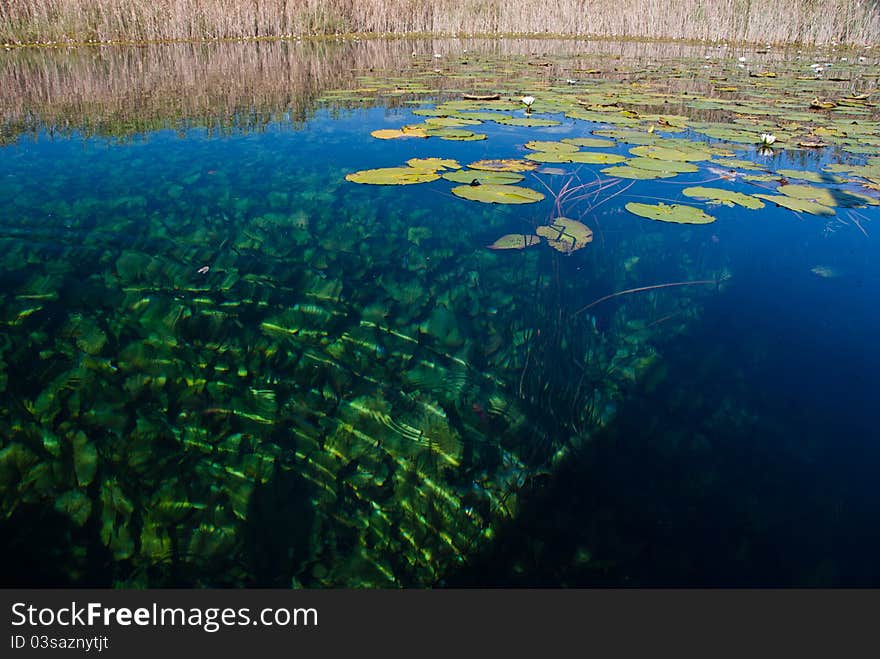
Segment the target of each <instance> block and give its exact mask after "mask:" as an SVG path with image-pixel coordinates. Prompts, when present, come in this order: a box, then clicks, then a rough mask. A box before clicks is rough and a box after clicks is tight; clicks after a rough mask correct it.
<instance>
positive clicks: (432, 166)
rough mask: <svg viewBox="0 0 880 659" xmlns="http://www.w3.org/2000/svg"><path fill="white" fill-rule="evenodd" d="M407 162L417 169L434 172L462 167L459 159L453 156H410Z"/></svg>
mask: <svg viewBox="0 0 880 659" xmlns="http://www.w3.org/2000/svg"><path fill="white" fill-rule="evenodd" d="M406 164H407V165H409V166H410V167H415V168H416V169H427V170H429V171H433V172H436V171H438V170H442V169H461V165H459V164H458V161H457V160H452V159H451V158H410V159H409V160H407V161H406Z"/></svg>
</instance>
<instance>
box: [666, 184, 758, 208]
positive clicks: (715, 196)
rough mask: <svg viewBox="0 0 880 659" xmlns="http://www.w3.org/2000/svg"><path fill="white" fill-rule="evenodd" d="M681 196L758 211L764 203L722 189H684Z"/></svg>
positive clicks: (745, 195)
mask: <svg viewBox="0 0 880 659" xmlns="http://www.w3.org/2000/svg"><path fill="white" fill-rule="evenodd" d="M682 194H683V195H684V196H686V197H696V198H698V199H708V200H710V201H712V202H715V203H720V204H724V205H725V206H733V205H737V206H742V207H744V208H751V209H752V210H758V209H759V208H764V203H763V202H762V201H761V200H760V199H755V198H754V197H752V196H751V195H747V194H743V193H742V192H733V191H732V190H724V189H722V188H704V187H701V186H696V187H693V188H685V189H684V190H682Z"/></svg>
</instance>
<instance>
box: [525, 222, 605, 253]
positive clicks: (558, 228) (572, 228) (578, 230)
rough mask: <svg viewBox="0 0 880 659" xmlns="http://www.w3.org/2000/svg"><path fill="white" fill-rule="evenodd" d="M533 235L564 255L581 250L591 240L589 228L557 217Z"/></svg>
mask: <svg viewBox="0 0 880 659" xmlns="http://www.w3.org/2000/svg"><path fill="white" fill-rule="evenodd" d="M535 233H537V234H538V235H539V236H542V237H544V238H546V239H547V242H548V243H549V245H550V247H552V248H553V249H555V250H556V251H558V252H562V253H564V254H571V253H572V252H574V251H576V250H579V249H583V248H584V247H586V246H587V243H590V242H592V240H593V230H592V229H590V227H588V226H586V225H585V224H582V223H581V222H578V221H577V220H572V219H570V218H567V217H557V218H556V219H554V220H553V222H552V223H550V224H549V225H547V226H541V227H538V228H537V229H535Z"/></svg>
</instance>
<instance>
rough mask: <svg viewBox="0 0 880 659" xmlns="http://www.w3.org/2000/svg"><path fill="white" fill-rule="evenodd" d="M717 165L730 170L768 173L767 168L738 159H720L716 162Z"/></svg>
mask: <svg viewBox="0 0 880 659" xmlns="http://www.w3.org/2000/svg"><path fill="white" fill-rule="evenodd" d="M714 162H715V164H716V165H721V166H722V167H727V168H728V169H748V170H751V171H758V172H766V171H767V168H766V167H764V166H763V165H759V164H758V163H755V162H752V161H751V160H742V159H738V158H719V159H718V160H715V161H714Z"/></svg>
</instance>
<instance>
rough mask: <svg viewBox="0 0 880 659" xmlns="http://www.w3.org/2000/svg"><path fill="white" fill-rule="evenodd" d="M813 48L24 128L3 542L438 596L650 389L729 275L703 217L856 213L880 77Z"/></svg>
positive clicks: (13, 197) (111, 570) (431, 68)
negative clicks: (116, 131)
mask: <svg viewBox="0 0 880 659" xmlns="http://www.w3.org/2000/svg"><path fill="white" fill-rule="evenodd" d="M828 64H829V63H827V62H825V61H824V60H822V61H820V62H813V61H810V62H807V61H805V60H803V59H801V60H797V59H794V60H792V59H785V58H781V59H772V60H768V61H767V63H766V65H765V63H764V62H763V60H761V59H760V58H758V57H757V56H754V59H753V60H751V61H748V60H747V61H746V62H740V61H739V60H738V59H737V58H735V57H727V56H724V55H722V54H719V55H718V56H714V57H710V58H689V59H678V60H663V61H662V62H659V63H657V62H651V61H650V60H649V61H648V62H647V63H645V62H644V61H642V62H639V63H637V64H633V65H631V66H625V65H621V64H618V63H616V64H615V65H614V66H613V67H612V66H608V67H602V66H601V64H598V65H596V64H592V65H590V66H584V65H583V64H582V63H580V62H578V61H577V59H576V58H574V59H566V58H560V59H558V60H553V58H552V57H541V58H539V57H505V58H501V57H482V58H481V57H478V56H473V57H460V58H456V57H452V56H446V57H442V58H441V57H437V58H435V57H431V56H429V57H426V58H423V57H414V58H413V61H412V63H411V65H410V69H409V70H407V71H406V72H404V73H403V74H401V73H400V72H397V71H387V72H382V71H377V70H373V71H369V72H364V73H363V75H360V76H359V77H358V78H357V79H356V80H355V82H354V84H353V85H351V86H350V88H348V87H347V88H345V89H338V90H329V91H325V92H323V94H322V96H321V97H320V98H319V99H318V109H317V110H316V114H315V115H314V116H313V117H312V118H310V119H307V120H306V122H305V124H304V128H303V129H302V130H300V129H295V130H294V131H292V132H291V131H289V129H286V128H283V127H282V126H279V125H277V124H276V123H270V124H269V125H268V129H267V130H266V132H264V133H260V132H249V131H248V132H243V133H242V134H241V135H238V136H235V135H233V136H227V137H226V138H224V139H218V138H214V137H212V136H210V135H206V134H204V133H203V132H202V131H200V130H199V129H198V128H189V129H188V132H187V134H186V139H184V140H182V141H180V140H175V139H172V138H170V137H167V136H163V135H161V134H159V133H157V134H155V135H154V136H152V137H151V138H150V139H149V140H144V142H142V143H140V142H137V141H135V143H133V144H124V143H122V144H120V143H114V142H101V141H100V140H94V139H93V141H92V142H89V148H88V150H87V153H86V155H85V156H83V155H82V154H77V153H76V149H75V148H70V147H71V145H70V144H69V143H66V142H64V140H61V141H60V146H59V147H58V151H57V152H56V151H52V150H51V149H47V151H45V152H38V153H37V155H29V154H28V153H27V152H26V150H25V149H24V147H23V139H24V138H22V141H19V142H15V141H14V142H13V143H12V145H11V146H9V147H6V150H7V153H8V155H9V157H8V158H6V159H4V163H3V165H2V168H3V169H2V173H3V174H4V178H3V183H2V184H0V185H2V187H3V193H4V197H5V198H7V199H9V202H8V204H7V208H6V209H5V210H4V212H3V234H2V236H0V240H2V243H3V254H4V274H3V280H4V285H3V289H2V308H0V312H2V316H0V322H2V323H3V324H4V332H3V337H2V340H0V341H2V343H0V359H2V362H0V363H2V380H0V389H2V392H3V399H2V400H3V408H4V409H3V413H2V415H0V424H2V432H0V435H2V437H3V444H2V448H0V487H2V498H0V512H2V517H3V519H4V524H5V527H6V529H7V530H8V531H9V534H8V536H9V537H11V538H13V540H12V542H11V543H10V547H11V548H10V550H9V551H11V552H18V553H19V554H21V555H26V554H28V553H32V552H36V554H35V555H36V556H37V557H38V559H39V560H40V561H44V562H46V561H48V562H49V564H48V565H46V566H45V567H44V568H42V569H44V570H45V574H44V576H42V577H40V579H46V580H49V581H51V580H55V581H56V582H58V583H73V584H114V585H125V586H152V585H159V586H161V585H172V584H175V585H177V584H202V585H258V584H271V585H282V586H290V585H293V586H311V587H316V586H354V587H364V586H365V587H379V586H395V585H396V586H417V585H438V584H442V583H443V580H444V578H445V577H446V575H448V574H450V573H451V572H453V571H455V570H458V569H460V568H461V567H462V566H464V565H466V564H467V563H468V561H469V560H471V558H472V557H473V556H475V555H477V554H479V553H480V552H483V551H487V549H488V548H491V546H492V543H493V539H494V538H495V537H496V536H497V534H498V531H499V529H503V528H510V527H511V526H512V527H514V528H515V524H516V520H517V514H518V510H519V499H520V496H521V495H522V493H523V492H529V491H530V490H531V488H533V487H534V486H535V482H536V481H538V480H541V479H545V478H547V475H548V474H551V473H552V472H553V470H554V469H556V467H557V466H558V465H559V464H560V463H562V462H564V461H566V460H568V459H570V457H571V455H572V454H576V453H577V452H578V450H579V449H580V448H582V447H583V446H585V445H587V444H588V443H589V442H590V440H591V438H592V437H593V436H594V435H595V434H596V433H597V432H598V431H600V430H601V429H602V428H603V427H605V426H607V425H608V424H609V423H611V422H613V420H614V415H615V410H616V409H617V406H618V404H619V403H620V402H621V401H623V400H624V399H625V396H626V395H627V392H628V391H629V390H630V389H631V388H632V387H633V386H634V385H635V384H637V383H644V381H645V379H646V378H648V377H660V378H662V375H661V376H658V375H657V373H658V372H660V373H662V370H663V368H662V351H661V349H660V348H659V347H658V346H661V345H662V344H663V341H664V340H667V339H668V337H669V336H673V335H675V334H676V333H679V332H683V331H686V329H687V328H688V326H689V325H690V324H692V323H695V322H697V320H698V319H699V317H700V305H701V301H702V300H705V299H706V298H707V296H711V295H713V294H716V293H717V292H718V291H719V290H722V289H723V287H724V285H725V283H726V282H727V281H728V280H730V279H731V278H735V277H736V276H737V272H736V269H735V267H734V266H735V263H734V262H733V260H732V258H731V257H730V255H729V254H726V253H725V252H724V251H722V250H714V251H712V246H713V245H715V244H717V240H718V234H722V235H723V231H725V230H727V231H731V232H736V231H738V232H744V231H748V230H749V228H750V227H754V226H755V223H762V222H764V223H767V225H769V226H774V227H783V229H782V230H783V231H784V230H789V229H787V228H786V227H789V226H790V227H791V228H790V230H791V231H793V232H809V233H811V234H815V235H825V234H835V235H847V236H850V239H861V238H862V236H863V234H864V233H865V232H866V231H868V230H869V228H870V225H871V221H872V220H873V218H874V217H876V215H877V210H876V207H877V206H878V205H880V201H878V188H880V129H878V122H877V119H878V113H877V109H876V105H875V102H876V99H877V92H876V84H877V67H876V63H875V62H869V61H867V60H860V59H859V58H858V57H848V58H847V59H846V60H845V61H840V60H839V58H838V59H835V61H834V62H833V65H832V66H828ZM524 99H525V100H524ZM383 108H387V111H386V110H383ZM398 119H399V121H398ZM41 139H42V140H44V141H46V142H48V145H49V146H51V145H52V144H53V142H52V141H51V140H46V138H45V137H43V138H41ZM75 140H76V138H75V137H74V139H73V140H72V141H75ZM65 145H66V146H65ZM352 146H356V147H357V148H355V149H352ZM71 163H79V164H80V165H82V167H83V168H82V169H77V168H76V167H70V164H71ZM94 181H97V182H98V183H97V184H95V183H92V182H94ZM804 219H810V220H815V224H809V225H807V224H804V223H803V220H804ZM786 222H791V224H790V225H787V224H785V223H786ZM620 226H623V227H626V228H627V230H625V231H624V230H621V229H620V228H619V227H620ZM758 226H760V225H758ZM743 227H745V228H743ZM713 232H716V233H713ZM713 235H714V236H715V240H713V239H712V236H713ZM829 272H831V271H829ZM831 274H832V276H833V272H832V273H831ZM818 276H825V275H823V274H819V275H818ZM46 538H48V539H50V540H51V541H50V542H48V541H45V539H46ZM38 543H40V546H39V547H36V545H37V544H38ZM613 558H614V557H602V556H600V557H597V559H596V561H597V565H604V564H605V563H604V561H606V560H607V559H612V560H613ZM33 560H37V559H33ZM28 578H30V577H28Z"/></svg>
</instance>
